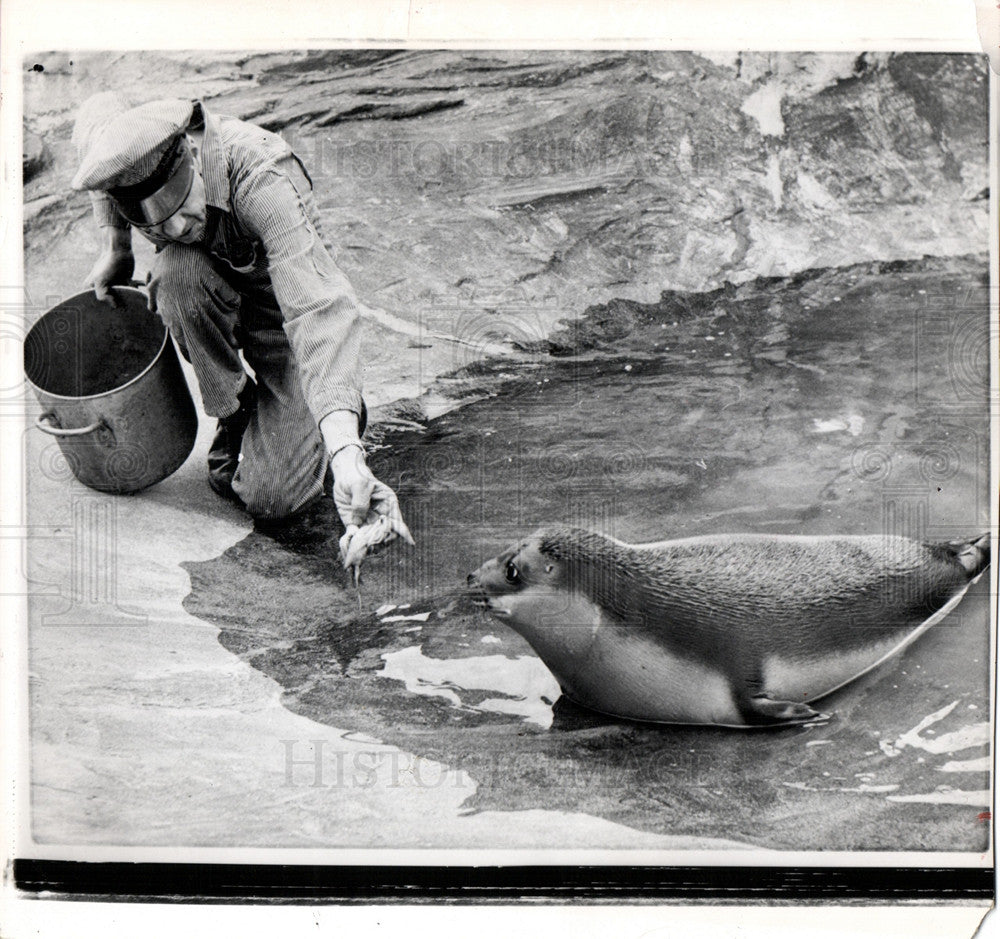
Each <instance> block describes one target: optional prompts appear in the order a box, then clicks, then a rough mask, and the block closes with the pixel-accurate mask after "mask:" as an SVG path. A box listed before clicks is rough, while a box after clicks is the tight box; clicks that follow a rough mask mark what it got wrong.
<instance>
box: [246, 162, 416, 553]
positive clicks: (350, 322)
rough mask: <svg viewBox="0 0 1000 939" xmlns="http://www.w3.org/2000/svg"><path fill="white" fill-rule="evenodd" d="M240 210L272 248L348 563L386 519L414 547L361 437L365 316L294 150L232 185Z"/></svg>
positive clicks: (278, 290)
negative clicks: (356, 543)
mask: <svg viewBox="0 0 1000 939" xmlns="http://www.w3.org/2000/svg"><path fill="white" fill-rule="evenodd" d="M233 208H234V209H235V210H236V213H237V216H238V218H239V219H240V221H241V222H242V223H243V224H244V225H245V226H246V227H247V228H248V229H249V230H250V232H251V233H252V234H254V235H255V236H256V237H257V238H258V239H259V240H260V242H261V243H262V244H263V246H264V250H265V251H266V253H267V261H268V273H269V275H270V278H271V284H272V286H273V287H274V293H275V297H276V298H277V301H278V305H279V306H280V307H281V311H282V314H283V316H284V319H285V326H284V328H285V333H286V334H287V336H288V340H289V343H290V344H291V347H292V351H293V353H294V355H295V360H296V363H297V365H298V368H299V374H300V376H301V379H302V390H303V394H304V396H305V399H306V403H307V404H308V406H309V408H310V410H311V411H312V413H313V416H314V417H315V418H316V422H317V424H318V425H319V428H320V432H321V434H322V436H323V441H324V443H325V445H326V447H327V451H328V452H329V453H330V454H331V457H332V459H331V467H332V469H333V476H334V487H333V497H334V502H335V503H336V505H337V510H338V512H339V514H340V517H341V519H342V520H343V522H344V525H345V526H346V527H347V534H346V535H345V536H344V538H345V540H346V541H345V543H344V544H342V545H341V550H342V553H343V554H344V556H345V565H346V566H351V565H354V566H356V565H357V563H359V560H360V559H359V558H356V557H355V555H354V553H352V552H351V550H350V543H351V538H352V535H353V533H354V531H356V529H357V527H359V526H362V525H366V524H374V523H375V522H376V521H377V520H378V519H380V518H382V519H386V520H388V523H389V525H390V537H395V535H401V536H402V537H403V538H404V539H406V540H407V541H409V542H410V543H411V544H412V543H413V539H412V537H411V536H410V532H409V530H408V529H407V527H406V523H405V522H404V521H403V517H402V514H401V512H400V510H399V503H398V500H397V499H396V494H395V493H394V492H393V491H392V489H391V488H390V487H389V486H386V485H385V484H384V483H382V482H380V481H379V480H377V479H376V478H375V477H374V476H373V475H372V472H371V470H370V469H369V468H368V466H367V464H366V462H365V457H364V451H363V449H362V448H361V442H360V440H359V438H358V429H359V428H358V421H359V418H360V414H361V408H362V403H361V341H360V333H361V319H360V315H359V312H358V304H357V300H356V299H355V296H354V291H353V289H352V288H351V285H350V283H349V282H348V280H347V278H346V277H345V276H344V274H343V272H342V271H341V270H340V268H339V267H337V265H336V264H335V263H334V261H333V258H331V257H330V254H329V252H328V251H327V250H326V247H325V246H324V244H323V241H322V239H321V238H320V235H319V231H318V229H317V227H316V224H315V222H314V220H313V218H312V215H311V186H310V184H309V181H308V179H307V178H306V176H305V174H304V173H303V172H302V170H301V168H300V167H299V165H298V163H297V161H296V160H295V159H294V157H292V156H288V157H286V158H285V159H284V160H282V161H280V164H279V165H278V166H269V167H266V168H263V169H261V170H259V171H257V172H256V173H254V174H253V175H252V176H251V178H250V179H248V180H245V181H243V182H242V184H241V185H239V186H238V187H234V192H233Z"/></svg>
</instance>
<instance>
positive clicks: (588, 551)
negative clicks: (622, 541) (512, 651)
mask: <svg viewBox="0 0 1000 939" xmlns="http://www.w3.org/2000/svg"><path fill="white" fill-rule="evenodd" d="M613 555H614V546H613V542H612V541H611V540H610V539H607V538H605V537H603V536H602V535H598V534H595V533H594V532H588V531H584V530H583V529H575V528H564V529H558V530H551V529H539V530H538V531H536V532H534V533H533V534H532V535H529V536H528V537H527V538H526V539H525V540H524V541H521V542H519V543H517V544H515V545H513V546H511V547H510V548H508V549H507V550H506V551H503V552H502V553H500V554H499V555H497V556H496V557H495V558H493V559H492V560H491V561H487V562H486V563H485V564H484V565H483V566H482V567H480V568H479V570H477V571H475V572H473V573H472V574H470V575H469V577H468V584H469V586H470V587H471V588H472V589H473V591H474V592H475V593H476V595H477V599H478V600H479V601H480V602H481V603H482V605H483V607H484V609H486V610H487V611H489V612H490V613H492V614H493V615H494V616H497V617H499V618H501V619H502V620H503V621H504V622H506V623H508V625H510V626H512V627H513V628H514V629H516V630H517V631H518V632H519V633H521V634H522V635H523V636H525V637H526V638H528V639H532V638H533V637H534V636H536V635H537V634H538V632H539V630H541V629H545V628H546V627H552V626H555V625H562V626H584V625H586V626H591V625H593V623H594V621H595V615H596V612H595V604H598V605H599V604H600V600H601V598H600V597H599V596H595V593H597V594H600V593H601V592H602V591H600V590H597V591H595V589H594V588H595V585H600V584H601V582H602V581H603V580H604V579H605V578H604V577H602V576H599V575H600V572H601V570H602V569H603V568H604V567H607V566H609V565H608V564H607V563H601V562H610V561H611V560H612V559H613ZM595 574H596V575H598V576H596V577H595Z"/></svg>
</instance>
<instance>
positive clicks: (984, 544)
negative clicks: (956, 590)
mask: <svg viewBox="0 0 1000 939" xmlns="http://www.w3.org/2000/svg"><path fill="white" fill-rule="evenodd" d="M945 547H946V548H947V549H948V550H949V551H950V552H951V553H952V554H953V555H954V557H955V560H956V561H958V563H959V564H961V565H962V567H964V568H965V570H966V572H967V573H968V575H969V579H970V580H971V579H972V578H973V577H978V576H979V575H980V574H981V573H982V572H983V571H984V570H986V568H987V567H989V566H990V533H989V532H986V533H985V534H983V535H979V536H978V537H977V538H971V539H969V540H968V541H950V542H948V544H947V545H945Z"/></svg>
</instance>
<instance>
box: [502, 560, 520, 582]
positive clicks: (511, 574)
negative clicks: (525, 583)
mask: <svg viewBox="0 0 1000 939" xmlns="http://www.w3.org/2000/svg"><path fill="white" fill-rule="evenodd" d="M504 577H505V578H506V579H507V583H508V584H516V583H520V580H521V572H520V571H519V570H518V569H517V565H516V564H515V563H514V562H513V561H508V562H507V569H506V570H505V571H504Z"/></svg>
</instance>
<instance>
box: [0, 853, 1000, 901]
mask: <svg viewBox="0 0 1000 939" xmlns="http://www.w3.org/2000/svg"><path fill="white" fill-rule="evenodd" d="M14 882H15V885H16V886H17V888H18V889H20V890H22V891H24V892H27V893H39V892H41V891H51V892H52V893H55V894H63V895H70V896H74V897H82V896H86V895H90V896H100V897H102V899H121V900H136V899H149V900H191V899H232V900H239V899H245V900H254V899H263V900H276V899H286V900H287V899H291V900H296V899H297V900H332V901H346V902H350V901H379V900H381V901H390V902H391V901H405V900H410V901H416V900H420V899H427V898H435V899H442V900H452V901H459V902H461V901H472V900H476V901H488V900H508V901H509V900H519V899H533V900H546V899H547V900H559V899H561V898H570V897H572V898H577V899H594V900H617V901H619V902H624V903H627V902H629V901H630V900H636V901H648V900H682V901H684V900H689V901H695V900H727V901H740V900H755V901H761V900H774V901H778V902H780V901H785V900H820V901H823V900H825V901H829V902H836V901H838V900H856V899H871V900H883V901H887V902H893V901H912V900H925V901H983V902H990V901H992V900H993V898H994V874H993V870H992V868H981V867H960V868H903V867H831V868H818V867H707V866H706V867H619V866H616V867H611V866H587V867H577V866H520V867H513V866H511V867H363V866H326V867H321V866H313V865H290V864H288V865H286V864H260V865H249V864H159V863H157V864H130V863H120V862H115V863H88V862H78V861H48V860H38V859H24V858H22V859H18V860H15V861H14Z"/></svg>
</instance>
